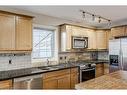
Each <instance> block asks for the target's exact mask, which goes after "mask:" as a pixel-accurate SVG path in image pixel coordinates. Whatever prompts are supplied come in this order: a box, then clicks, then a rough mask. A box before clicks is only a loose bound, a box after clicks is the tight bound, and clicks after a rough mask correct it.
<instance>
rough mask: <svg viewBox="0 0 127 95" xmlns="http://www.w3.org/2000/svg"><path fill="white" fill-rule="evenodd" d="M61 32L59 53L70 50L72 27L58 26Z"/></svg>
mask: <svg viewBox="0 0 127 95" xmlns="http://www.w3.org/2000/svg"><path fill="white" fill-rule="evenodd" d="M60 28H61V29H60V32H61V51H68V50H71V49H72V26H70V25H62V26H60Z"/></svg>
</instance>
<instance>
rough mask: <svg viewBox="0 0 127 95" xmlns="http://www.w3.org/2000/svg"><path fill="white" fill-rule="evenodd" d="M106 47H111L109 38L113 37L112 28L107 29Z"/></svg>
mask: <svg viewBox="0 0 127 95" xmlns="http://www.w3.org/2000/svg"><path fill="white" fill-rule="evenodd" d="M106 36H107V37H106V38H107V39H106V48H107V49H109V40H110V39H112V38H111V30H106Z"/></svg>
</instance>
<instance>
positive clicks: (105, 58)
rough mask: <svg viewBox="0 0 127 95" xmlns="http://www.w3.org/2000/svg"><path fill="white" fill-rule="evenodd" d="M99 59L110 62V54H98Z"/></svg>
mask: <svg viewBox="0 0 127 95" xmlns="http://www.w3.org/2000/svg"><path fill="white" fill-rule="evenodd" d="M98 59H100V60H102V59H103V60H108V59H109V57H108V52H98Z"/></svg>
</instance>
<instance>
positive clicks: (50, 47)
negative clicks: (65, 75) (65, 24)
mask: <svg viewBox="0 0 127 95" xmlns="http://www.w3.org/2000/svg"><path fill="white" fill-rule="evenodd" d="M54 46H55V43H54V30H48V29H42V28H34V29H33V53H32V54H33V58H51V57H53V56H54Z"/></svg>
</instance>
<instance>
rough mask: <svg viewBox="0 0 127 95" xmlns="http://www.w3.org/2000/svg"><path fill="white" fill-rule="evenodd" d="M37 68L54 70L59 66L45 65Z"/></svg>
mask: <svg viewBox="0 0 127 95" xmlns="http://www.w3.org/2000/svg"><path fill="white" fill-rule="evenodd" d="M38 69H41V70H56V69H59V67H55V66H47V67H38Z"/></svg>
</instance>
